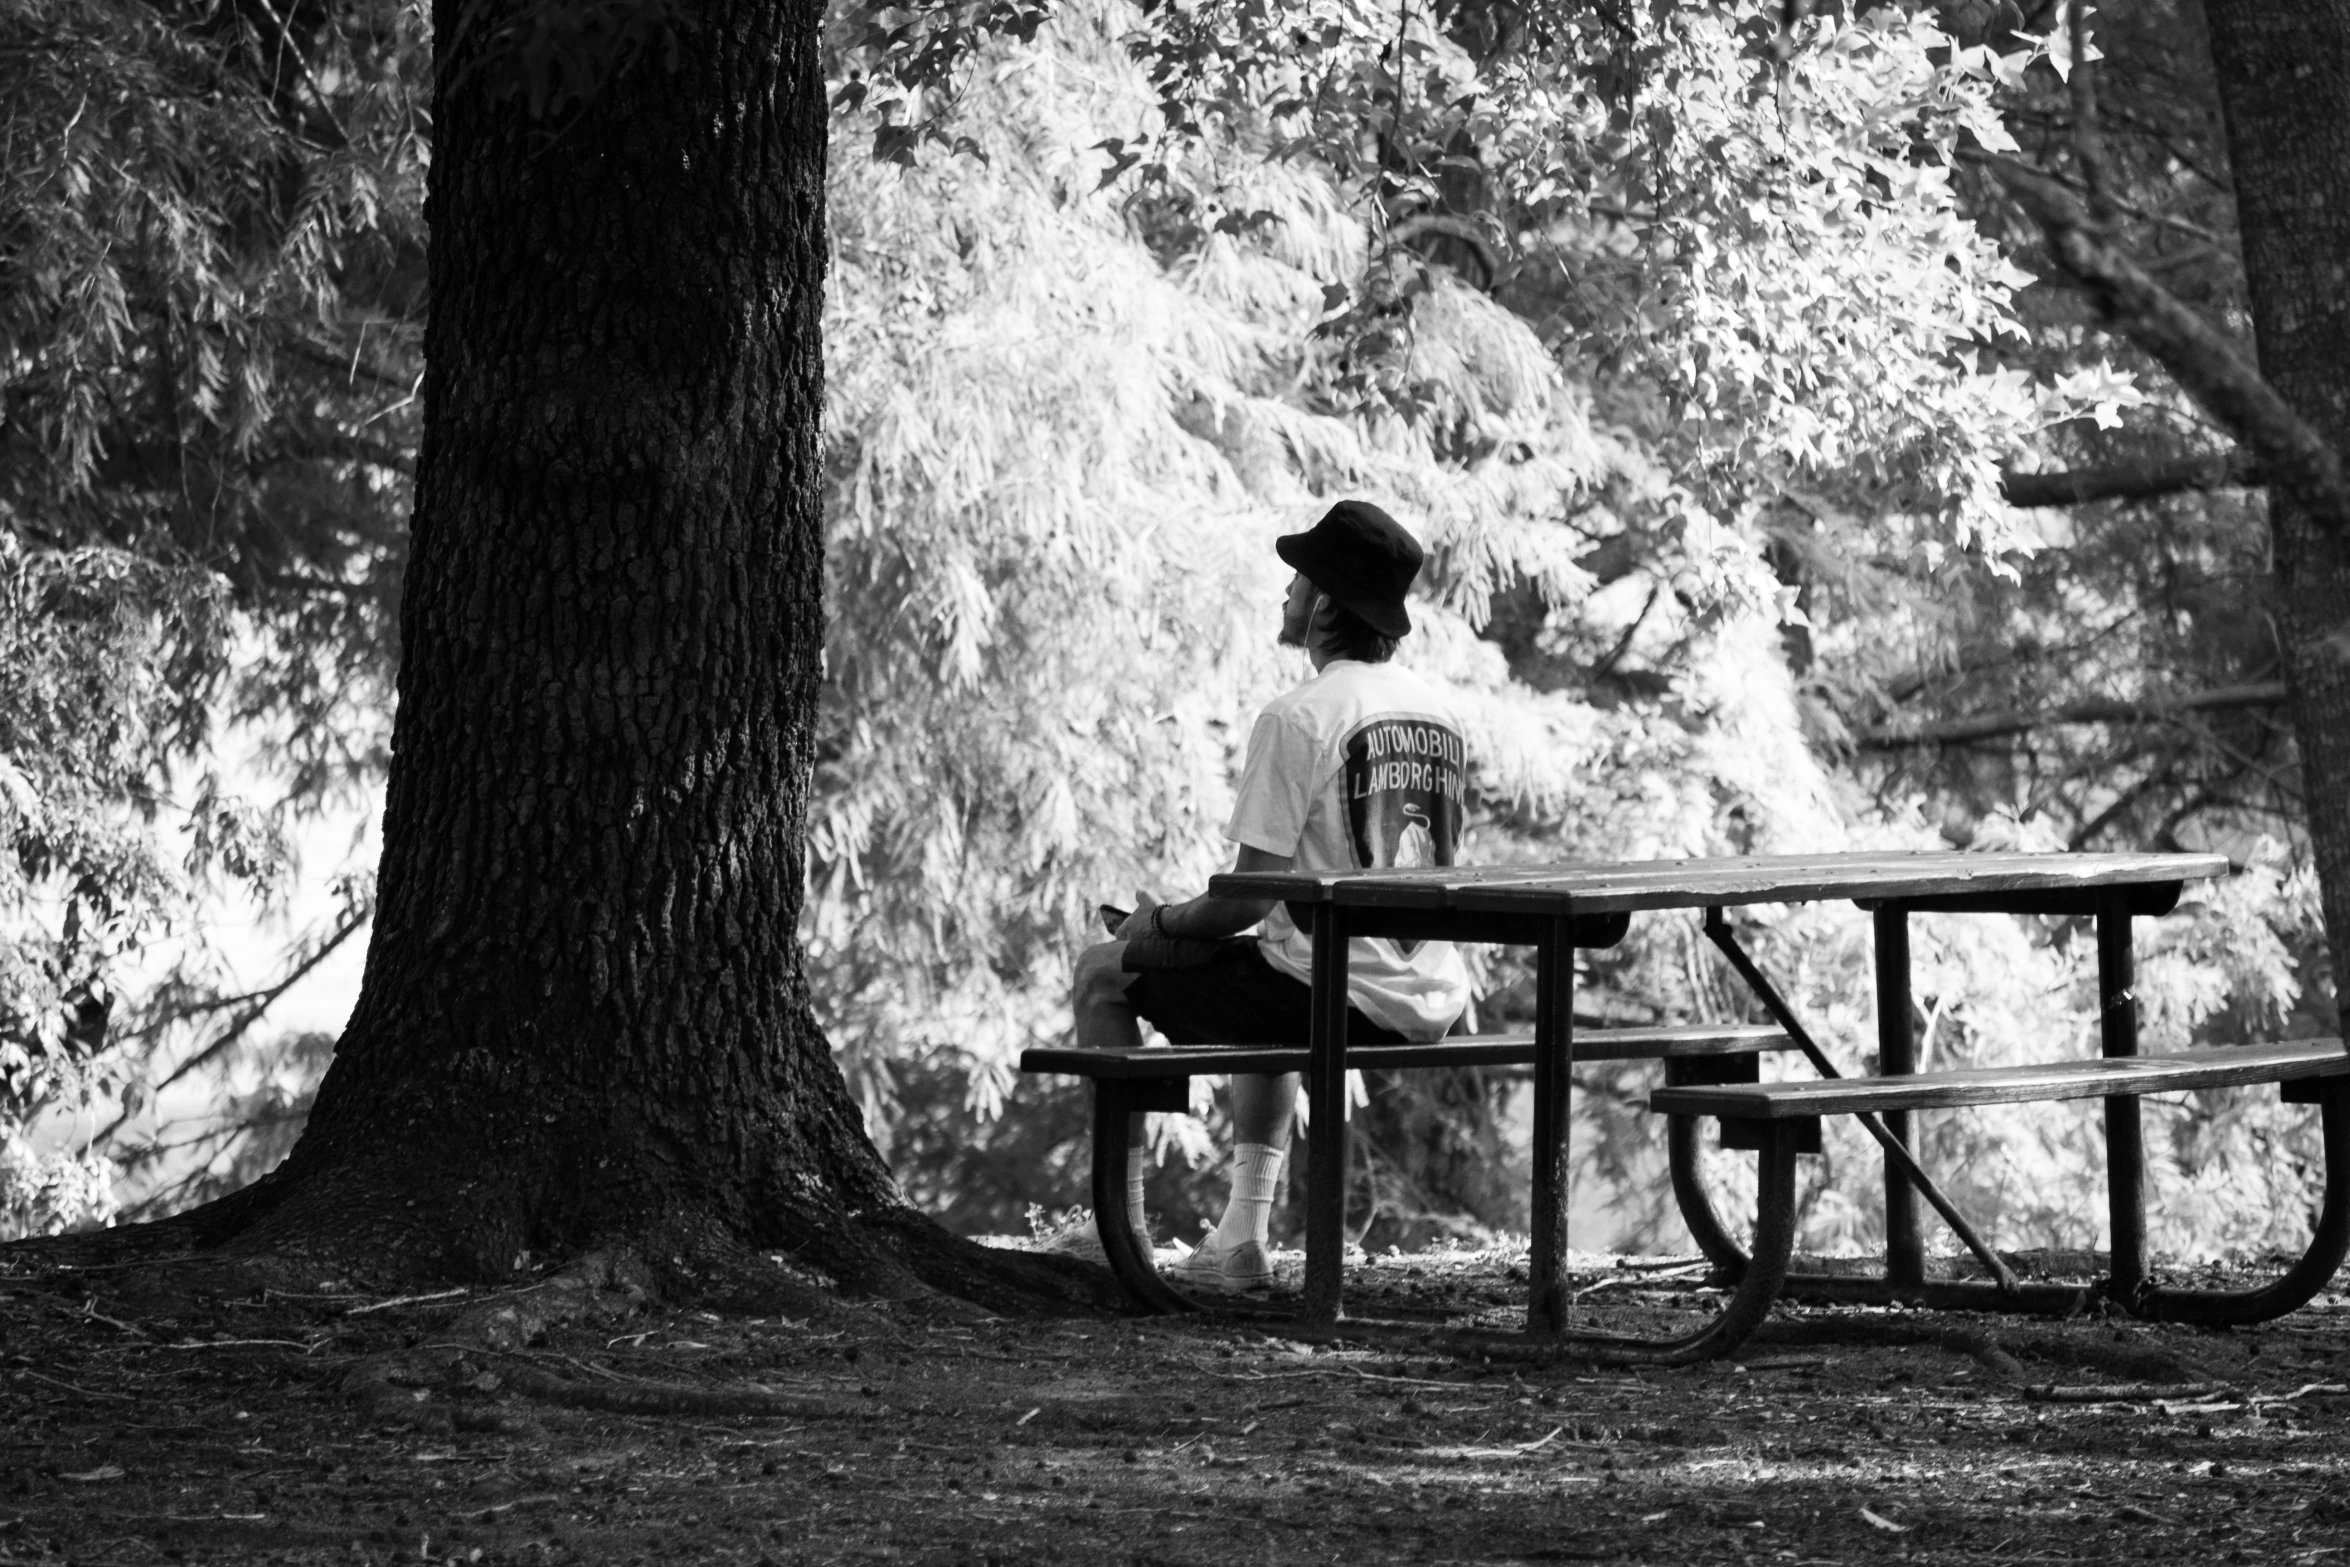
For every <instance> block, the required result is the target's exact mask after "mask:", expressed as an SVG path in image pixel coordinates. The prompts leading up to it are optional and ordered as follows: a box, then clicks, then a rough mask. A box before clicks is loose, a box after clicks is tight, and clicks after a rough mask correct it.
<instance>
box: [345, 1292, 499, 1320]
mask: <svg viewBox="0 0 2350 1567" xmlns="http://www.w3.org/2000/svg"><path fill="white" fill-rule="evenodd" d="M470 1293H471V1291H469V1290H462V1289H453V1290H434V1291H432V1292H431V1293H429V1294H424V1295H395V1296H393V1297H392V1298H391V1299H390V1300H378V1301H370V1302H369V1303H368V1304H366V1305H364V1306H353V1307H352V1308H351V1309H350V1310H349V1311H346V1312H344V1313H343V1315H344V1316H346V1317H364V1316H366V1315H367V1314H368V1313H369V1312H371V1311H389V1310H391V1309H392V1308H393V1307H394V1306H420V1305H422V1304H424V1303H425V1302H426V1301H429V1300H455V1299H456V1298H457V1297H459V1296H461V1295H466V1294H470Z"/></svg>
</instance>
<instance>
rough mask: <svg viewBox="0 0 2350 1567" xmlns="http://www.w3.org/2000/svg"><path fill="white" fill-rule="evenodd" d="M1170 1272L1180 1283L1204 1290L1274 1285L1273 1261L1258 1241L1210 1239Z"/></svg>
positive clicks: (1181, 1259)
mask: <svg viewBox="0 0 2350 1567" xmlns="http://www.w3.org/2000/svg"><path fill="white" fill-rule="evenodd" d="M1166 1271H1167V1273H1168V1275H1169V1276H1170V1277H1171V1278H1173V1279H1174V1280H1175V1282H1176V1283H1178V1284H1190V1285H1194V1286H1196V1287H1198V1288H1201V1289H1214V1290H1245V1289H1262V1288H1263V1287H1264V1286H1266V1285H1268V1284H1270V1283H1272V1282H1273V1259H1272V1257H1271V1256H1270V1255H1268V1254H1267V1252H1266V1251H1265V1248H1264V1247H1263V1246H1262V1245H1261V1244H1259V1243H1258V1242H1256V1241H1219V1240H1217V1239H1216V1237H1215V1236H1213V1235H1210V1236H1209V1237H1208V1238H1207V1239H1205V1240H1203V1241H1201V1242H1200V1243H1199V1245H1198V1246H1197V1247H1195V1248H1194V1249H1193V1250H1192V1252H1191V1254H1190V1255H1189V1256H1186V1257H1181V1258H1178V1259H1177V1260H1176V1261H1174V1262H1172V1263H1169V1264H1168V1265H1167V1270H1166Z"/></svg>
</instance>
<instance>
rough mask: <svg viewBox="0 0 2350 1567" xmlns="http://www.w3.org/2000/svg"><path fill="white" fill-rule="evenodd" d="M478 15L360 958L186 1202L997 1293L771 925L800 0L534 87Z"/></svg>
mask: <svg viewBox="0 0 2350 1567" xmlns="http://www.w3.org/2000/svg"><path fill="white" fill-rule="evenodd" d="M508 15H509V9H508V8H507V7H505V6H499V5H491V6H471V5H467V4H465V3H464V0H439V3H438V5H437V7H436V14H435V18H434V20H435V26H436V30H437V36H438V38H439V39H440V40H441V48H442V58H441V59H440V60H439V61H438V62H437V63H438V84H439V85H438V90H437V92H436V97H435V105H434V114H435V151H434V161H433V170H432V185H431V191H430V196H429V202H428V207H427V214H428V217H429V218H430V221H431V224H432V254H431V290H432V295H431V308H430V315H429V319H428V326H427V332H426V340H425V351H426V359H427V363H428V365H429V370H428V373H427V376H426V380H425V387H424V394H425V433H424V441H423V447H422V452H421V455H420V459H419V465H418V475H417V492H416V506H415V513H414V519H415V520H414V524H413V532H414V539H413V545H414V547H413V553H412V557H411V560H410V563H409V566H408V574H407V580H406V585H405V594H404V601H403V606H402V615H401V632H402V637H403V658H402V664H401V670H400V682H399V713H398V719H397V725H396V729H395V737H394V759H393V763H392V769H391V777H390V783H389V790H388V797H387V801H386V806H385V815H384V851H383V859H382V865H381V871H380V883H379V892H380V902H379V907H378V912H377V914H376V920H375V930H374V937H373V945H372V947H371V948H370V950H369V953H368V959H367V967H366V974H365V979H364V981H363V984H362V988H361V992H360V995H359V999H358V1002H357V1005H356V1007H355V1009H354V1011H353V1013H352V1016H351V1019H350V1022H349V1024H348V1026H347V1028H346V1031H345V1033H344V1035H343V1038H342V1041H341V1045H340V1047H339V1049H338V1052H337V1055H336V1059H335V1063H334V1066H333V1069H332V1071H331V1072H330V1073H329V1075H328V1077H327V1079H326V1082H325V1084H324V1086H323V1087H322V1089H321V1091H320V1093H319V1096H318V1101H317V1107H316V1109H315V1111H314V1113H313V1114H312V1116H311V1118H310V1122H309V1127H308V1130H307V1132H306V1134H305V1136H304V1137H303V1139H302V1141H301V1143H300V1145H299V1146H298V1147H297V1148H296V1150H295V1152H294V1153H293V1154H292V1156H291V1157H290V1158H289V1159H288V1160H287V1162H286V1164H285V1165H284V1166H282V1167H281V1168H280V1169H279V1170H278V1171H276V1172H274V1173H273V1174H272V1175H271V1176H270V1177H269V1178H267V1179H266V1180H264V1181H263V1182H261V1183H259V1184H258V1185H256V1186H255V1187H254V1188H252V1189H250V1190H249V1191H248V1192H246V1193H242V1194H239V1195H238V1196H237V1197H235V1198H231V1199H229V1200H228V1201H226V1202H223V1203H221V1204H217V1205H215V1206H214V1207H212V1208H211V1209H208V1210H204V1211H203V1212H201V1213H199V1214H198V1215H196V1216H194V1218H193V1220H192V1228H193V1229H194V1230H195V1231H196V1233H197V1235H198V1237H199V1238H200V1239H201V1240H202V1241H204V1242H207V1243H211V1244H226V1245H228V1246H229V1247H230V1249H231V1250H233V1251H253V1252H263V1253H273V1252H284V1251H288V1250H291V1251H296V1252H303V1251H312V1250H316V1251H321V1252H327V1253H334V1254H340V1255H345V1256H352V1255H357V1256H363V1257H369V1258H374V1259H377V1260H379V1261H382V1262H386V1263H391V1264H394V1265H397V1266H401V1267H405V1268H407V1269H409V1270H411V1271H415V1272H421V1273H431V1274H438V1275H441V1276H453V1277H458V1278H493V1279H494V1278H498V1277H503V1276H508V1275H510V1274H512V1273H513V1272H514V1271H515V1270H516V1269H517V1268H518V1267H519V1266H520V1265H521V1264H522V1263H523V1261H524V1260H525V1259H526V1258H535V1259H540V1260H544V1259H546V1258H549V1257H556V1258H560V1257H564V1256H568V1255H577V1254H579V1253H582V1252H585V1251H589V1250H594V1249H609V1248H626V1249H628V1250H630V1251H633V1252H635V1253H636V1254H638V1255H640V1256H642V1257H644V1258H645V1259H646V1261H648V1262H649V1263H650V1264H652V1266H653V1267H654V1269H655V1270H656V1272H657V1273H659V1272H666V1274H667V1275H668V1277H669V1278H670V1280H671V1281H673V1282H674V1283H679V1284H682V1285H683V1286H684V1287H686V1288H688V1289H690V1288H692V1287H693V1286H694V1284H695V1282H696V1281H697V1280H705V1279H708V1278H709V1277H710V1276H711V1275H712V1274H713V1273H726V1272H729V1271H732V1272H733V1273H734V1274H735V1275H737V1277H738V1279H739V1275H740V1273H741V1272H742V1270H743V1269H745V1268H749V1269H751V1270H752V1271H754V1272H755V1271H756V1268H757V1266H758V1264H757V1260H756V1254H757V1252H758V1251H760V1250H762V1249H769V1248H781V1249H788V1250H789V1251H791V1252H792V1254H793V1255H794V1257H795V1258H796V1259H797V1260H799V1261H801V1262H803V1263H813V1264H815V1265H816V1266H818V1267H819V1268H821V1269H824V1270H826V1271H828V1272H830V1273H831V1274H832V1275H834V1276H835V1278H837V1279H839V1280H841V1281H843V1282H846V1283H849V1284H851V1285H852V1286H857V1287H863V1288H879V1289H884V1290H887V1291H889V1292H890V1293H893V1294H894V1293H899V1292H901V1291H902V1290H905V1289H909V1288H911V1287H912V1286H913V1281H914V1279H915V1278H916V1277H927V1278H930V1279H933V1280H936V1281H939V1282H942V1283H944V1284H945V1285H946V1286H947V1287H949V1288H955V1289H959V1290H961V1291H962V1292H964V1293H973V1294H978V1295H980V1296H982V1298H985V1297H986V1296H987V1295H988V1294H990V1293H993V1294H996V1295H998V1296H1001V1295H1002V1294H1003V1293H1005V1292H1004V1290H1003V1288H1002V1285H1003V1284H1004V1282H1005V1280H1004V1274H1005V1272H1006V1271H1007V1266H1000V1265H996V1264H992V1263H991V1262H989V1260H988V1259H989V1258H990V1257H993V1256H996V1255H999V1254H992V1253H982V1252H980V1251H979V1249H978V1248H976V1247H970V1246H968V1245H966V1244H965V1243H962V1242H958V1241H954V1240H952V1239H951V1238H950V1237H948V1236H946V1235H945V1233H944V1232H943V1231H940V1230H937V1229H936V1228H935V1227H934V1226H930V1225H928V1224H927V1223H926V1222H924V1221H921V1220H919V1219H918V1218H917V1217H916V1216H914V1215H913V1214H912V1213H911V1212H910V1211H909V1210H908V1209H906V1207H905V1206H904V1204H903V1202H902V1200H901V1199H900V1197H899V1195H898V1193H897V1190H896V1187H895V1184H894V1183H893V1181H892V1180H891V1178H890V1175H889V1172H888V1170H887V1169H886V1168H885V1166H884V1165H883V1162H882V1160H881V1159H880V1157H879V1155H878V1154H877V1153H876V1152H875V1150H874V1148H873V1146H872V1144H871V1143H870V1142H869V1141H868V1140H867V1138H866V1136H865V1134H864V1131H863V1128H862V1124H861V1122H860V1119H859V1116H858V1114H857V1111H856V1109H855V1107H854V1105H853V1103H852V1102H851V1100H850V1097H849V1095H848V1092H847V1089H846V1087H845V1085H844V1084H843V1082H842V1080H841V1077H840V1074H839V1072H838V1070H837V1069H836V1068H835V1067H834V1066H833V1064H832V1060H831V1057H830V1053H829V1051H828V1049H827V1046H826V1043H825V1040H824V1038H823V1035H822V1033H821V1031H820V1030H819V1028H818V1026H817V1024H816V1021H815V1018H814V1016H813V1014H812V1012H811V1009H810V1004H809V999H808V991H807V986H806V984H805V982H804V979H803V975H802V966H801V956H800V952H799V948H798V944H797V940H796V935H795V926H796V923H797V920H798V916H799V913H800V906H801V897H802V887H803V869H802V854H803V842H802V840H803V827H804V822H805V814H806V809H807V800H808V790H809V773H810V763H811V756H810V747H811V735H812V726H813V718H814V713H815V703H816V699H817V681H818V658H819V652H820V648H821V645H822V615H823V606H822V599H821V595H822V586H823V583H822V560H821V552H822V517H821V514H820V496H821V485H820V475H819V472H818V464H819V461H820V451H819V441H818V438H819V429H818V419H819V412H820V393H821V384H822V363H821V344H820V339H819V311H820V305H821V299H822V290H823V281H824V276H823V274H824V254H825V252H824V231H823V221H824V207H823V200H824V159H825V139H826V123H825V103H824V97H823V91H822V83H821V78H820V75H819V71H818V65H817V40H818V34H819V29H820V25H821V20H822V7H821V4H820V3H819V0H708V3H705V4H701V5H697V6H694V7H691V8H685V10H684V11H682V12H680V13H676V15H677V16H678V19H679V24H678V27H677V30H676V31H675V32H674V34H673V35H672V36H671V37H669V38H656V39H654V40H652V41H651V43H650V44H649V46H648V47H646V48H645V49H644V50H643V51H642V52H641V53H640V54H639V55H638V57H637V58H635V59H634V61H633V62H632V63H628V64H626V65H625V66H624V67H623V68H621V69H619V70H618V71H617V72H616V73H614V72H613V71H612V70H611V69H610V67H611V63H612V62H609V61H606V62H601V63H600V64H599V62H596V61H593V60H590V61H586V62H581V61H578V60H567V61H566V60H557V61H554V62H552V63H553V65H555V66H559V67H561V68H563V69H565V70H569V71H571V72H573V73H574V74H573V75H571V76H570V77H569V78H567V79H568V80H569V81H570V82H571V83H572V84H573V85H574V86H575V87H578V86H580V85H581V84H582V75H581V73H583V72H584V75H585V78H586V80H585V83H584V87H585V90H586V96H585V100H584V102H583V101H580V100H579V99H578V98H577V97H576V96H574V97H573V98H572V99H571V100H570V101H563V100H562V99H561V96H560V95H558V96H557V99H556V101H554V102H552V103H547V104H544V105H542V108H543V112H542V113H540V114H536V115H534V113H533V112H532V109H531V106H530V105H529V104H528V102H527V101H526V100H527V97H528V94H527V93H526V92H523V91H521V90H519V89H521V88H522V86H523V84H524V83H525V82H526V81H527V79H528V73H527V71H526V70H525V69H524V68H523V65H522V64H521V63H519V62H520V60H521V56H520V55H519V53H518V50H517V46H515V45H514V44H513V43H512V42H511V41H510V39H511V37H512V35H511V34H510V33H509V34H507V35H505V37H501V34H500V32H499V24H500V23H501V21H502V19H504V18H506V17H507V16H508ZM501 51H503V52H501ZM538 63H539V64H540V65H542V66H545V65H548V64H549V62H548V61H545V60H541V61H539V62H538ZM599 71H601V72H602V73H603V74H604V75H606V76H607V78H608V79H606V80H603V81H601V82H600V83H598V82H596V81H595V80H594V77H595V75H596V74H597V73H598V72H599ZM564 79H565V78H558V80H564ZM1008 1267H1009V1268H1011V1269H1019V1268H1021V1267H1023V1264H1021V1263H1010V1264H1008ZM1028 1271H1029V1273H1031V1274H1032V1273H1033V1272H1034V1269H1029V1270H1028ZM1051 1272H1052V1270H1046V1276H1047V1277H1048V1278H1049V1277H1050V1276H1051ZM1028 1282H1031V1283H1033V1282H1036V1281H1035V1280H1034V1279H1033V1278H1030V1279H1029V1280H1028ZM1104 1282H1105V1283H1106V1279H1105V1281H1104ZM729 1287H730V1288H731V1287H733V1286H731V1285H730V1286H729ZM1059 1292H1060V1293H1062V1294H1063V1295H1064V1296H1074V1295H1082V1294H1084V1293H1086V1291H1085V1290H1084V1289H1083V1288H1081V1287H1078V1286H1076V1285H1073V1284H1072V1283H1071V1282H1070V1280H1069V1279H1068V1278H1067V1277H1066V1276H1065V1273H1064V1275H1063V1276H1062V1277H1061V1282H1060V1287H1059Z"/></svg>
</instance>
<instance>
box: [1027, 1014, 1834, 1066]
mask: <svg viewBox="0 0 2350 1567" xmlns="http://www.w3.org/2000/svg"><path fill="white" fill-rule="evenodd" d="M1794 1048H1795V1043H1794V1041H1793V1040H1791V1039H1789V1038H1788V1037H1787V1035H1786V1034H1785V1032H1784V1031H1782V1030H1781V1029H1779V1028H1778V1027H1776V1026H1775V1025H1773V1024H1769V1023H1727V1024H1706V1023H1700V1024H1683V1025H1677V1026H1660V1027H1655V1028H1594V1029H1577V1030H1576V1031H1575V1059H1576V1060H1578V1061H1676V1060H1688V1059H1690V1058H1693V1057H1706V1056H1739V1055H1754V1054H1759V1053H1763V1052H1768V1051H1776V1050H1792V1049H1794ZM1306 1055H1307V1052H1306V1047H1305V1046H1303V1045H1174V1046H1163V1047H1157V1048H1150V1047H1146V1048H1143V1049H1140V1050H1126V1049H1109V1050H1078V1049H1071V1048H1064V1047H1060V1046H1045V1045H1040V1046H1036V1047H1033V1048H1031V1049H1028V1050H1023V1051H1022V1052H1020V1070H1021V1071H1023V1072H1058V1073H1062V1074H1065V1075H1067V1076H1071V1077H1100V1078H1163V1077H1191V1076H1203V1077H1204V1076H1221V1075H1223V1074H1226V1073H1231V1072H1240V1073H1253V1072H1262V1073H1279V1072H1302V1071H1304V1070H1305V1069H1306ZM1346 1056H1347V1064H1348V1065H1349V1066H1352V1067H1357V1068H1365V1067H1367V1068H1372V1069H1383V1068H1394V1067H1462V1066H1523V1065H1526V1064H1527V1063H1529V1062H1531V1061H1532V1060H1533V1059H1534V1034H1533V1032H1532V1030H1526V1031H1524V1032H1519V1033H1506V1034H1455V1035H1451V1036H1449V1037H1447V1038H1444V1039H1438V1040H1431V1041H1429V1042H1428V1043H1426V1044H1410V1045H1353V1046H1350V1047H1348V1049H1347V1053H1346Z"/></svg>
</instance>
